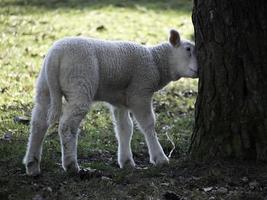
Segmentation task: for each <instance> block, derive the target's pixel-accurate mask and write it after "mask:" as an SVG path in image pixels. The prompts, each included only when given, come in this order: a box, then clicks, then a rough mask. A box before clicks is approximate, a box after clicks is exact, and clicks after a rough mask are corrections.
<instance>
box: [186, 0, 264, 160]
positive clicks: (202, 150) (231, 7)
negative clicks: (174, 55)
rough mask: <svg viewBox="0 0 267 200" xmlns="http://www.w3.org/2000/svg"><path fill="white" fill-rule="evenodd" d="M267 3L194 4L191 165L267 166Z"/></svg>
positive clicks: (214, 0) (225, 0)
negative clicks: (218, 161) (235, 162)
mask: <svg viewBox="0 0 267 200" xmlns="http://www.w3.org/2000/svg"><path fill="white" fill-rule="evenodd" d="M266 13H267V2H266V0H256V1H255V0H254V1H252V0H207V1H204V0H194V9H193V15H192V18H193V24H194V28H195V40H196V49H197V54H198V61H199V65H200V66H201V69H200V77H199V94H198V97H197V101H196V115H195V127H194V131H193V135H192V139H191V146H190V155H191V157H192V158H193V159H200V160H206V159H210V158H224V157H234V158H241V159H257V160H265V161H266V160H267V17H266Z"/></svg>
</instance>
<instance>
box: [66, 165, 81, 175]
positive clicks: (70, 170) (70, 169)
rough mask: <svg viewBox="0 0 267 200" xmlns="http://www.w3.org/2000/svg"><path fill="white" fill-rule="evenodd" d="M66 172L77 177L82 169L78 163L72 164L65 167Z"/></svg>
mask: <svg viewBox="0 0 267 200" xmlns="http://www.w3.org/2000/svg"><path fill="white" fill-rule="evenodd" d="M64 170H65V171H66V172H67V173H68V174H70V175H75V174H78V173H79V171H80V167H79V165H78V164H77V163H75V162H71V163H69V164H68V165H64Z"/></svg>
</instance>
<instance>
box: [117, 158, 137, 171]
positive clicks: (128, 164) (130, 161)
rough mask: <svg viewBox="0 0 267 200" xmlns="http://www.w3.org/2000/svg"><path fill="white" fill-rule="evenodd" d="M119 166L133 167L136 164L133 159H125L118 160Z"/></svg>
mask: <svg viewBox="0 0 267 200" xmlns="http://www.w3.org/2000/svg"><path fill="white" fill-rule="evenodd" d="M119 166H120V168H121V169H133V168H135V166H136V164H135V162H134V160H133V159H127V160H125V161H124V162H119Z"/></svg>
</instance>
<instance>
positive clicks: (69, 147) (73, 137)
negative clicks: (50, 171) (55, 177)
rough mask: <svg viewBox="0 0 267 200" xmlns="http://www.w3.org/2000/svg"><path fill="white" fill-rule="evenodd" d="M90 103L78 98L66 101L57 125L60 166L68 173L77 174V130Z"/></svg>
mask: <svg viewBox="0 0 267 200" xmlns="http://www.w3.org/2000/svg"><path fill="white" fill-rule="evenodd" d="M90 104H91V102H90V101H88V99H86V98H84V99H82V98H81V97H79V98H78V99H75V100H68V103H67V104H66V106H65V107H64V108H63V114H62V117H61V119H60V123H59V135H60V142H61V153H62V166H63V168H64V170H65V171H67V172H69V173H77V172H78V171H79V165H78V162H77V142H78V133H77V131H78V128H79V125H80V122H81V121H82V119H83V118H84V117H85V115H86V113H87V112H88V110H89V106H90Z"/></svg>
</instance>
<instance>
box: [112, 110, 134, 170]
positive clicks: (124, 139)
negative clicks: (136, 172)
mask: <svg viewBox="0 0 267 200" xmlns="http://www.w3.org/2000/svg"><path fill="white" fill-rule="evenodd" d="M112 113H113V124H114V128H115V132H116V137H117V140H118V163H119V166H120V168H123V167H125V165H126V164H127V163H128V164H130V165H131V166H132V167H134V166H135V162H134V160H133V154H132V150H131V139H132V134H133V122H132V119H131V117H130V114H129V111H128V110H127V109H125V108H123V107H120V108H118V107H116V108H115V107H114V108H113V109H112Z"/></svg>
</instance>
